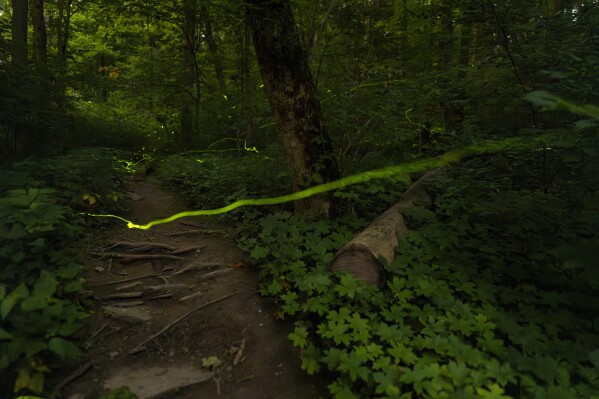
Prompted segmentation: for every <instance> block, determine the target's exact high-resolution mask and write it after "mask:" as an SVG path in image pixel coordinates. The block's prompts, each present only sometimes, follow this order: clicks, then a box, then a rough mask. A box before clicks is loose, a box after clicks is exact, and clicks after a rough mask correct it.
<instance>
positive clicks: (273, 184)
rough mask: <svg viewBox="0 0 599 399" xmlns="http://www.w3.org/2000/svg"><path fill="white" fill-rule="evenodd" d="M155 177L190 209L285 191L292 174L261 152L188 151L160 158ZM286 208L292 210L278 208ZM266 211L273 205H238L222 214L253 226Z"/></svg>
mask: <svg viewBox="0 0 599 399" xmlns="http://www.w3.org/2000/svg"><path fill="white" fill-rule="evenodd" d="M157 179H158V180H159V181H160V183H161V184H162V185H164V186H165V187H168V188H170V189H172V190H175V191H177V192H178V193H180V194H181V196H182V197H183V198H184V199H185V201H186V203H187V205H188V206H189V207H190V208H191V209H214V208H220V207H223V206H225V205H228V204H230V203H231V202H234V201H236V200H239V199H245V198H262V197H272V196H279V195H283V194H287V193H289V192H290V187H289V186H290V184H289V182H290V181H291V174H290V172H289V170H288V168H287V167H285V166H284V163H283V162H281V160H278V159H277V160H275V159H272V158H270V157H268V156H265V155H262V154H256V155H254V154H250V155H243V156H228V155H213V154H199V155H198V154H195V155H194V154H187V155H173V156H170V157H168V158H166V159H164V160H162V161H159V163H158V165H157ZM285 208H287V209H291V204H284V205H282V206H281V207H279V208H277V209H285ZM269 211H272V207H269V208H268V209H267V208H240V209H238V210H236V211H233V212H231V213H227V214H223V215H222V217H224V218H227V219H228V220H234V221H242V222H243V223H244V224H247V225H252V224H253V223H254V222H255V221H256V219H257V218H258V217H259V216H260V215H264V214H266V213H267V212H269Z"/></svg>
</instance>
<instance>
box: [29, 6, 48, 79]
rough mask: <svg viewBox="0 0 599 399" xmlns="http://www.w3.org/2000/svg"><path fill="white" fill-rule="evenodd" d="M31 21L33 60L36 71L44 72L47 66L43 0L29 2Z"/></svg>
mask: <svg viewBox="0 0 599 399" xmlns="http://www.w3.org/2000/svg"><path fill="white" fill-rule="evenodd" d="M31 21H32V24H33V42H34V47H33V60H34V62H35V66H36V67H37V68H38V71H40V72H45V71H46V67H47V65H48V50H47V39H46V21H45V19H44V0H31Z"/></svg>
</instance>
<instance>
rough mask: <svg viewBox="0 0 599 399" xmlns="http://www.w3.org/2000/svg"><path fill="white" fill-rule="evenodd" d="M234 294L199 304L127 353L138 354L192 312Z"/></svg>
mask: <svg viewBox="0 0 599 399" xmlns="http://www.w3.org/2000/svg"><path fill="white" fill-rule="evenodd" d="M233 295H235V294H227V295H225V296H222V297H220V298H218V299H215V300H213V301H210V302H206V303H205V304H203V305H200V306H198V307H197V308H194V309H192V310H190V311H189V312H187V313H185V314H184V315H183V316H181V317H179V318H177V319H176V320H174V321H172V322H171V323H168V324H167V325H166V326H164V327H163V328H162V329H161V330H160V331H158V332H157V333H155V334H152V335H151V336H150V337H148V338H147V339H145V340H143V341H142V342H141V343H140V344H139V345H137V346H136V347H135V348H133V349H131V350H130V351H129V352H127V354H128V355H134V354H136V353H138V352H141V351H142V350H143V349H144V347H145V345H146V344H147V343H148V342H151V341H153V340H154V339H156V338H157V337H159V336H160V335H162V334H164V333H165V332H166V331H168V330H169V329H170V328H171V327H173V326H174V325H175V324H177V323H179V322H180V321H181V320H183V319H185V318H186V317H188V316H189V315H190V314H192V313H194V312H196V311H198V310H200V309H203V308H205V307H206V306H210V305H212V304H215V303H217V302H220V301H222V300H225V299H227V298H229V297H232V296H233Z"/></svg>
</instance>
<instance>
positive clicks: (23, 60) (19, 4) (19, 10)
mask: <svg viewBox="0 0 599 399" xmlns="http://www.w3.org/2000/svg"><path fill="white" fill-rule="evenodd" d="M27 8H28V7H27V0H12V62H13V64H14V65H15V66H17V67H22V66H24V65H26V64H27Z"/></svg>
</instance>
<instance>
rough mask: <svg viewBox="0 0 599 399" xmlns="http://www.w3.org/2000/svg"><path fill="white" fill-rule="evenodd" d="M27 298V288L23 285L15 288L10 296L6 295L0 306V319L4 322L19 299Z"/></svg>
mask: <svg viewBox="0 0 599 399" xmlns="http://www.w3.org/2000/svg"><path fill="white" fill-rule="evenodd" d="M27 296H29V290H27V287H26V286H25V284H23V283H21V284H20V285H19V286H18V287H17V288H15V289H14V290H13V291H12V292H11V293H10V294H8V296H7V297H6V298H5V299H4V300H3V301H2V303H1V304H0V316H1V317H2V319H3V320H6V317H7V316H8V314H9V313H10V311H11V310H12V309H13V308H14V306H15V305H16V304H17V303H18V302H19V301H20V300H21V299H23V298H26V297H27Z"/></svg>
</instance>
